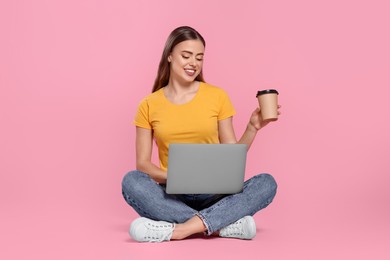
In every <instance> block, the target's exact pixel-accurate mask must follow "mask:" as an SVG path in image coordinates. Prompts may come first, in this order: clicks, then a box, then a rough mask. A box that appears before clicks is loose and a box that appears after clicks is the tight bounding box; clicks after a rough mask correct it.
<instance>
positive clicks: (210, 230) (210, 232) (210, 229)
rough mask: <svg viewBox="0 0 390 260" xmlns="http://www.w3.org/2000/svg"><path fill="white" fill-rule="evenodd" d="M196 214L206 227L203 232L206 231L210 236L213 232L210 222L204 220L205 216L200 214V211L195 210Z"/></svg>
mask: <svg viewBox="0 0 390 260" xmlns="http://www.w3.org/2000/svg"><path fill="white" fill-rule="evenodd" d="M196 216H198V217H199V218H200V219H201V220H202V221H203V224H204V225H205V227H206V229H207V230H206V232H205V233H206V235H208V236H210V235H211V234H212V233H213V232H212V227H211V225H210V223H208V221H207V220H206V218H205V216H203V215H202V213H200V212H197V213H196Z"/></svg>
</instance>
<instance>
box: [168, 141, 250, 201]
mask: <svg viewBox="0 0 390 260" xmlns="http://www.w3.org/2000/svg"><path fill="white" fill-rule="evenodd" d="M246 153H247V145H245V144H170V145H169V153H168V173H167V174H168V176H167V186H166V192H167V193H168V194H233V193H238V192H241V191H242V188H243V184H244V177H245V165H246Z"/></svg>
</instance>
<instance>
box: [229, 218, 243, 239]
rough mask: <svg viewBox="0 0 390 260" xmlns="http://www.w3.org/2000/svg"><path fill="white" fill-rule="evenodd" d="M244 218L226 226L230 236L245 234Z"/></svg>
mask: <svg viewBox="0 0 390 260" xmlns="http://www.w3.org/2000/svg"><path fill="white" fill-rule="evenodd" d="M243 226H244V225H243V224H242V220H238V221H236V222H234V223H233V224H230V225H229V226H227V227H226V235H228V236H242V235H244V229H243Z"/></svg>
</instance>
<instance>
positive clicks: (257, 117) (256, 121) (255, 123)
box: [249, 105, 281, 131]
mask: <svg viewBox="0 0 390 260" xmlns="http://www.w3.org/2000/svg"><path fill="white" fill-rule="evenodd" d="M279 108H281V106H280V105H278V115H280V111H279ZM269 122H271V121H270V120H263V118H262V116H261V112H260V108H259V107H258V108H256V109H255V111H253V112H252V115H251V118H250V120H249V125H251V126H252V127H253V128H255V129H256V131H258V130H260V129H261V128H263V127H264V126H266V125H268V123H269Z"/></svg>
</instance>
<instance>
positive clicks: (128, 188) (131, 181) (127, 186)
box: [122, 171, 145, 194]
mask: <svg viewBox="0 0 390 260" xmlns="http://www.w3.org/2000/svg"><path fill="white" fill-rule="evenodd" d="M142 175H145V174H144V173H142V172H140V171H131V172H128V173H127V174H126V175H125V176H124V177H123V179H122V192H123V193H126V194H129V193H131V192H134V191H136V190H137V186H139V183H140V179H141V178H142V177H143V176H142Z"/></svg>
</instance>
